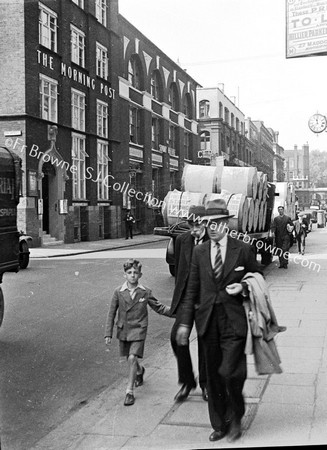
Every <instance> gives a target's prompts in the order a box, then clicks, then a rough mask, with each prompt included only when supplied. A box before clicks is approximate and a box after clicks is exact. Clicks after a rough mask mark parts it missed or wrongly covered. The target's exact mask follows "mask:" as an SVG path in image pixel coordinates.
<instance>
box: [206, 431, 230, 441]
mask: <svg viewBox="0 0 327 450" xmlns="http://www.w3.org/2000/svg"><path fill="white" fill-rule="evenodd" d="M225 436H226V431H225V430H218V431H213V432H212V433H211V434H210V436H209V441H219V440H220V439H223V438H224V437H225Z"/></svg>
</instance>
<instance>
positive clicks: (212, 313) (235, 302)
mask: <svg viewBox="0 0 327 450" xmlns="http://www.w3.org/2000/svg"><path fill="white" fill-rule="evenodd" d="M230 217H233V216H231V215H230V214H229V212H228V210H227V206H226V202H225V201H224V200H222V199H217V200H213V201H209V202H208V204H207V206H206V213H205V216H204V219H206V220H207V221H208V225H207V233H208V236H209V238H210V240H209V241H208V242H205V243H204V244H203V245H200V246H198V247H196V248H195V249H194V251H193V256H192V263H191V270H190V275H189V281H188V285H187V289H186V294H185V296H184V298H183V300H182V305H181V306H182V313H181V320H180V322H181V325H180V326H179V329H178V332H177V341H178V342H179V343H183V342H184V341H185V340H187V338H188V336H189V333H190V327H191V325H192V323H193V318H194V319H195V324H196V328H197V331H198V335H199V336H200V338H202V341H203V345H204V349H205V360H206V369H207V389H208V407H209V416H210V422H211V425H212V428H213V429H214V431H213V432H212V433H211V435H210V437H209V440H210V441H217V440H219V439H222V438H223V437H224V436H225V435H226V433H227V432H228V438H229V440H230V441H234V440H236V439H238V438H239V437H240V436H241V419H242V417H243V415H244V412H245V405H244V398H243V395H242V391H243V386H244V382H245V380H246V375H247V367H246V356H245V353H244V351H245V343H246V335H247V319H246V315H245V311H244V307H243V300H244V296H247V287H246V283H243V284H242V283H241V281H242V279H243V277H244V275H245V274H247V273H248V272H260V270H259V266H258V264H257V262H256V259H255V254H254V251H253V249H252V248H251V247H250V246H249V245H248V244H245V243H244V242H242V241H240V240H238V239H233V238H231V237H230V236H228V235H227V232H228V219H229V218H230Z"/></svg>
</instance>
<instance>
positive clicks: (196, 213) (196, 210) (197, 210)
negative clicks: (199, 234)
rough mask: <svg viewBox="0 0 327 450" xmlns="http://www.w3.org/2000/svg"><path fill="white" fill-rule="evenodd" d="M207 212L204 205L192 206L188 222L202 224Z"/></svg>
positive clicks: (188, 214)
mask: <svg viewBox="0 0 327 450" xmlns="http://www.w3.org/2000/svg"><path fill="white" fill-rule="evenodd" d="M205 213H206V210H205V207H204V206H203V205H199V206H198V205H190V207H189V210H188V213H187V219H186V220H187V221H188V222H199V223H201V222H202V218H203V216H204V215H205Z"/></svg>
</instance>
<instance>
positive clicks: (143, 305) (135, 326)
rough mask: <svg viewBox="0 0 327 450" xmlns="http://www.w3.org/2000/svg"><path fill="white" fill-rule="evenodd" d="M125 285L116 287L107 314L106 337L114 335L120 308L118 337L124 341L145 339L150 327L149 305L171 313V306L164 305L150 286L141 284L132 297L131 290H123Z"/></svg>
mask: <svg viewBox="0 0 327 450" xmlns="http://www.w3.org/2000/svg"><path fill="white" fill-rule="evenodd" d="M123 287H124V285H122V286H119V287H118V288H116V289H115V291H114V294H113V297H112V301H111V305H110V308H109V311H108V315H107V321H106V326H105V337H112V334H113V327H114V321H115V317H116V313H117V310H118V320H117V338H118V339H120V340H123V341H141V340H144V339H145V337H146V333H147V328H148V305H149V306H150V307H151V308H152V309H153V310H154V311H155V312H156V313H158V314H162V315H164V316H169V315H170V308H169V307H168V306H166V305H163V304H162V303H160V302H159V300H157V299H156V298H155V297H153V295H152V292H151V290H150V289H149V288H146V287H144V286H142V285H141V284H139V285H138V287H137V288H136V290H135V293H134V296H133V297H134V298H133V299H132V298H131V295H130V292H129V290H127V289H125V290H122V288H123Z"/></svg>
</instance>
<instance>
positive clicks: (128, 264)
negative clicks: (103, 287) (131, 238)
mask: <svg viewBox="0 0 327 450" xmlns="http://www.w3.org/2000/svg"><path fill="white" fill-rule="evenodd" d="M132 267H134V269H137V270H138V271H139V272H141V270H142V264H141V263H140V261H138V260H137V259H132V258H131V259H128V260H127V261H126V262H125V263H124V271H125V272H127V270H129V269H131V268H132Z"/></svg>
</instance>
